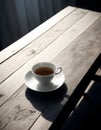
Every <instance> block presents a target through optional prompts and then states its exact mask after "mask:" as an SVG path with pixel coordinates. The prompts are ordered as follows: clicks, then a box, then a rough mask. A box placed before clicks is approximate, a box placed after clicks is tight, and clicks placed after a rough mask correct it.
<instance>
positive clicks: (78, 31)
mask: <svg viewBox="0 0 101 130" xmlns="http://www.w3.org/2000/svg"><path fill="white" fill-rule="evenodd" d="M100 16H101V15H100V13H96V12H92V11H89V12H88V13H87V14H86V15H85V16H84V17H82V18H80V20H79V21H78V22H76V23H75V24H73V25H72V26H71V27H70V28H68V29H67V30H65V32H64V33H63V34H62V35H61V36H59V37H58V38H57V39H56V40H55V41H53V42H52V43H51V44H50V45H49V46H47V47H46V48H45V49H44V50H43V51H41V52H40V53H39V54H37V55H36V56H35V57H34V58H33V59H31V60H29V62H27V63H26V64H25V65H24V66H22V67H21V68H20V69H19V70H17V71H16V72H15V73H14V74H12V75H11V76H10V77H9V78H7V79H6V80H5V81H4V82H3V83H1V85H0V106H1V107H0V123H1V124H0V129H1V128H2V127H3V128H4V130H19V129H24V130H28V129H31V130H42V129H44V130H48V129H49V127H50V125H51V123H52V122H53V120H54V119H55V117H56V116H57V115H58V113H59V111H60V110H61V109H62V107H63V105H64V104H65V102H66V101H67V100H68V98H69V96H70V95H71V94H72V93H73V91H74V89H75V87H76V85H77V84H78V83H79V82H80V80H81V79H82V78H83V76H84V75H85V73H86V72H87V70H88V69H89V67H90V66H91V65H92V63H93V62H94V60H95V59H96V57H97V56H98V54H99V53H100V52H101V44H100V41H101V28H100V26H101V18H100ZM61 43H62V44H61ZM40 61H51V62H53V63H55V64H56V65H59V66H61V67H62V68H63V71H64V74H65V77H66V79H65V84H66V87H67V92H66V93H64V96H62V97H61V98H60V96H61V94H60V95H59V96H57V97H58V98H59V100H57V98H54V100H53V99H52V100H49V101H48V100H47V101H46V100H45V101H43V102H41V101H40V100H42V98H40V100H39V101H38V97H39V96H37V97H36V96H35V95H34V94H35V93H33V94H32V95H31V93H29V96H31V98H30V100H27V99H26V86H25V85H24V76H25V74H26V73H27V72H28V71H29V70H30V68H31V66H32V65H33V64H34V63H37V62H40ZM34 96H35V97H34ZM48 96H49V95H48ZM49 99H51V98H49ZM34 123H35V124H34ZM33 124H34V125H33Z"/></svg>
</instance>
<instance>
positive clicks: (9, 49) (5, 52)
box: [0, 7, 75, 63]
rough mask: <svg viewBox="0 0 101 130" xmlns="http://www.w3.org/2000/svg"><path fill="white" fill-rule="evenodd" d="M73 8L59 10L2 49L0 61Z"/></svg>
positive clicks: (39, 34) (21, 47)
mask: <svg viewBox="0 0 101 130" xmlns="http://www.w3.org/2000/svg"><path fill="white" fill-rule="evenodd" d="M73 10H75V7H66V8H65V9H63V10H62V11H61V12H59V13H57V14H56V15H54V16H53V17H52V18H50V19H48V20H47V21H46V22H44V23H43V24H41V25H39V26H38V27H37V28H36V29H34V30H32V31H31V32H30V33H28V34H26V35H25V36H24V37H22V38H21V39H19V40H17V41H16V42H14V43H13V44H12V45H10V46H9V47H7V48H5V49H4V50H2V51H1V52H0V63H1V62H3V61H5V60H6V59H8V58H9V57H11V56H12V55H14V54H16V53H17V52H18V51H19V50H21V49H23V48H24V47H25V46H27V45H28V44H29V43H31V42H32V41H33V40H35V39H36V38H38V37H39V36H41V35H42V34H43V33H44V32H46V31H47V30H49V29H50V28H51V27H52V26H54V25H55V24H56V23H57V22H58V21H60V20H61V19H62V18H64V17H65V16H67V15H68V14H69V13H70V12H72V11H73Z"/></svg>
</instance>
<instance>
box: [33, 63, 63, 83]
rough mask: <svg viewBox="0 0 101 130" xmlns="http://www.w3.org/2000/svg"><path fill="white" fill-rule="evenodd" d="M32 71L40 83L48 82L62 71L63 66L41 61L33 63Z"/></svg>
mask: <svg viewBox="0 0 101 130" xmlns="http://www.w3.org/2000/svg"><path fill="white" fill-rule="evenodd" d="M31 71H32V73H33V76H34V77H35V79H36V80H37V81H38V82H39V83H42V84H47V83H49V82H50V81H51V80H52V79H53V78H54V76H55V75H58V74H60V73H61V72H62V68H61V67H56V65H55V64H53V63H51V62H40V63H37V64H35V65H33V66H32V70H31Z"/></svg>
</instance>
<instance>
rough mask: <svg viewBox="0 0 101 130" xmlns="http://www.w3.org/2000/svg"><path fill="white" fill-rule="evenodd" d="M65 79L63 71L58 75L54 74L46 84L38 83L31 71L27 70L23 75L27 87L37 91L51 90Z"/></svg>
mask: <svg viewBox="0 0 101 130" xmlns="http://www.w3.org/2000/svg"><path fill="white" fill-rule="evenodd" d="M64 81H65V76H64V74H63V72H61V73H60V74H58V75H55V76H54V78H53V79H52V80H51V82H49V83H48V84H46V85H43V84H41V83H39V82H38V81H37V80H36V79H35V78H34V76H33V74H32V72H31V71H29V72H28V73H27V74H26V75H25V84H26V85H27V87H28V88H30V89H32V90H34V91H37V92H51V91H54V90H56V89H58V88H60V87H61V86H62V85H63V83H64Z"/></svg>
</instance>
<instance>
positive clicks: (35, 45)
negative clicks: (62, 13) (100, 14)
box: [0, 9, 88, 82]
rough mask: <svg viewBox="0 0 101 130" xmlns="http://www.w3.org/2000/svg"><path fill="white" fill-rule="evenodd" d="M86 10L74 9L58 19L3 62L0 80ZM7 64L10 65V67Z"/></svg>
mask: <svg viewBox="0 0 101 130" xmlns="http://www.w3.org/2000/svg"><path fill="white" fill-rule="evenodd" d="M87 12H88V11H87V10H83V9H76V10H75V11H73V12H72V13H71V14H70V15H68V16H67V17H65V18H64V19H62V20H61V21H59V22H58V23H57V24H56V25H54V27H52V28H51V29H50V30H48V31H47V32H46V33H44V34H43V35H42V36H41V37H39V38H38V39H36V40H34V41H33V42H32V43H31V44H30V45H28V46H27V47H25V48H24V49H23V50H21V51H20V52H18V53H17V54H15V55H14V56H13V57H11V58H9V59H8V60H6V61H5V62H3V63H2V64H1V67H0V73H1V77H0V82H3V80H5V79H6V78H7V77H9V75H11V74H12V73H14V72H15V71H16V70H18V69H19V68H20V67H21V66H23V64H25V63H26V62H27V61H28V60H30V59H33V58H34V56H36V55H37V54H38V53H39V52H40V51H42V50H43V49H44V48H45V47H47V46H48V45H49V44H51V43H52V42H53V41H54V40H56V39H57V38H58V37H59V36H60V35H61V34H63V33H64V31H65V30H67V29H68V28H69V27H71V26H72V25H73V24H74V23H76V22H77V21H78V20H79V19H80V18H81V17H83V16H84V15H86V13H87ZM15 59H16V60H15ZM8 66H10V68H9V67H8ZM5 70H6V71H5Z"/></svg>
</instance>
